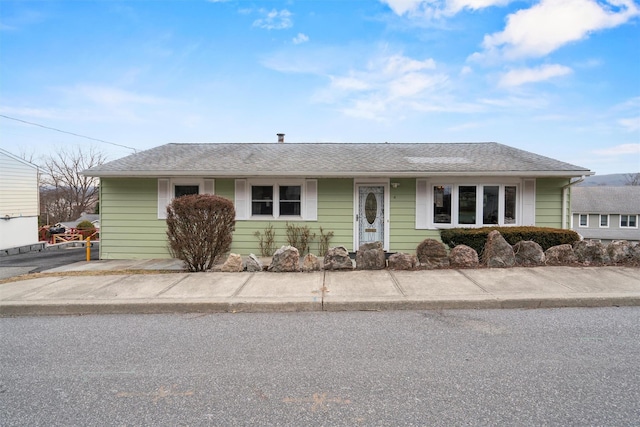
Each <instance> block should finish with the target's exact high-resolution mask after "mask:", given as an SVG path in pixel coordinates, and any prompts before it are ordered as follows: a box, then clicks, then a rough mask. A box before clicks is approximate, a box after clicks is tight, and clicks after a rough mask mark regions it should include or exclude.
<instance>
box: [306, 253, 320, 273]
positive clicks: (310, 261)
mask: <svg viewBox="0 0 640 427" xmlns="http://www.w3.org/2000/svg"><path fill="white" fill-rule="evenodd" d="M320 270H321V267H320V260H319V259H318V257H317V256H315V255H314V254H307V255H306V256H305V257H304V259H303V260H302V271H305V272H309V271H320Z"/></svg>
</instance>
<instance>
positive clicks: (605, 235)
mask: <svg viewBox="0 0 640 427" xmlns="http://www.w3.org/2000/svg"><path fill="white" fill-rule="evenodd" d="M571 211H572V215H571V222H572V225H571V228H572V229H573V230H575V231H576V232H577V233H578V234H580V235H581V236H582V237H584V238H585V239H589V240H600V241H602V242H603V243H608V242H611V241H612V240H628V241H632V242H638V241H640V228H638V220H640V186H631V185H626V186H621V187H608V186H598V187H573V189H572V190H571Z"/></svg>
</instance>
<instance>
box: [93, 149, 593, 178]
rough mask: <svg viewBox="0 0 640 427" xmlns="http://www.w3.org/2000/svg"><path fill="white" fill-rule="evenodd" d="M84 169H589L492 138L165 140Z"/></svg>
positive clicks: (162, 172)
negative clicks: (376, 141) (450, 140)
mask: <svg viewBox="0 0 640 427" xmlns="http://www.w3.org/2000/svg"><path fill="white" fill-rule="evenodd" d="M84 173H85V174H86V175H89V176H105V177H109V176H114V177H115V176H149V177H150V176H188V175H200V176H213V177H222V176H225V177H234V176H235V177H242V176H256V177H257V176H313V177H332V176H334V177H338V176H340V177H347V176H371V175H384V176H396V177H399V176H417V175H453V174H456V175H487V174H489V175H518V176H524V175H526V176H566V177H571V176H581V175H585V174H587V175H589V174H590V171H589V170H588V169H585V168H582V167H580V166H575V165H571V164H568V163H564V162H561V161H558V160H554V159H551V158H548V157H544V156H539V155H537V154H533V153H530V152H528V151H524V150H519V149H516V148H512V147H509V146H506V145H502V144H498V143H495V142H488V143H449V144H426V143H415V144H406V143H392V144H386V143H383V144H347V143H344V144H342V143H281V144H279V143H254V144H250V143H242V144H235V143H234V144H226V143H225V144H223V143H220V144H167V145H162V146H160V147H156V148H152V149H150V150H147V151H143V152H140V153H136V154H132V155H130V156H127V157H124V158H122V159H119V160H114V161H112V162H109V163H105V164H104V165H101V166H97V167H94V168H91V169H89V170H87V171H85V172H84Z"/></svg>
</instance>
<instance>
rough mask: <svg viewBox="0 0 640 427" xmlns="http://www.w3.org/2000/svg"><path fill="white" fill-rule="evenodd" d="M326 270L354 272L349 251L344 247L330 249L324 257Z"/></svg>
mask: <svg viewBox="0 0 640 427" xmlns="http://www.w3.org/2000/svg"><path fill="white" fill-rule="evenodd" d="M324 269H325V270H353V262H352V261H351V258H349V251H347V248H345V247H344V246H336V247H335V248H329V250H328V251H327V254H326V255H325V256H324Z"/></svg>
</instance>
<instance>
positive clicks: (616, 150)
mask: <svg viewBox="0 0 640 427" xmlns="http://www.w3.org/2000/svg"><path fill="white" fill-rule="evenodd" d="M593 153H594V154H598V155H601V156H621V155H627V154H638V155H640V144H620V145H616V146H613V147H610V148H605V149H603V150H594V151H593Z"/></svg>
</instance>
